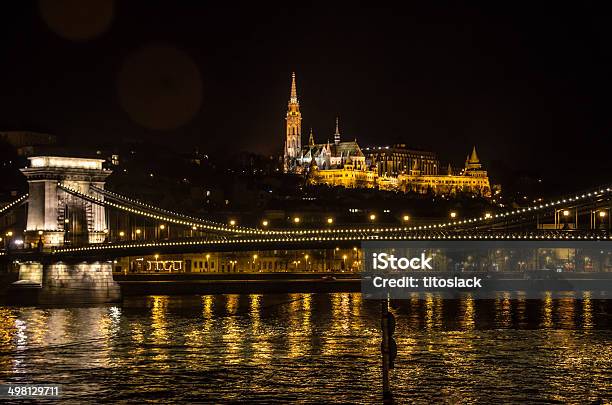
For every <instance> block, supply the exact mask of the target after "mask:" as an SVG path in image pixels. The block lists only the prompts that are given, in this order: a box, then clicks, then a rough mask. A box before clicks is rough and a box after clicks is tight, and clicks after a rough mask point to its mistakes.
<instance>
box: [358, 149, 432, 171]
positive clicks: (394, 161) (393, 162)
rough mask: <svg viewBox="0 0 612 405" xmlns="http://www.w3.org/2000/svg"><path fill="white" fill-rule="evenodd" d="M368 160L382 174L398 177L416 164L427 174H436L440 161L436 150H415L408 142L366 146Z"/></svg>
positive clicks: (365, 151)
mask: <svg viewBox="0 0 612 405" xmlns="http://www.w3.org/2000/svg"><path fill="white" fill-rule="evenodd" d="M364 154H365V156H366V160H368V161H369V162H370V163H371V164H372V165H375V166H376V169H377V170H378V174H379V175H380V176H387V177H396V176H398V175H399V174H401V173H407V172H409V171H410V170H413V168H414V167H415V166H417V167H418V168H419V172H420V173H421V174H425V175H436V174H438V171H439V166H440V162H439V161H438V157H437V156H436V154H435V152H430V151H424V150H414V149H409V148H407V147H406V144H395V145H393V146H391V147H389V146H374V147H366V148H364Z"/></svg>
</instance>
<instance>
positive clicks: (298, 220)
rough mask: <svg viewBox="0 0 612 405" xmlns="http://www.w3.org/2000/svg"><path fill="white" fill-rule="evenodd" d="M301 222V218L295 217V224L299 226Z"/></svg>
mask: <svg viewBox="0 0 612 405" xmlns="http://www.w3.org/2000/svg"><path fill="white" fill-rule="evenodd" d="M300 221H301V218H300V217H294V218H293V223H295V224H299V223H300Z"/></svg>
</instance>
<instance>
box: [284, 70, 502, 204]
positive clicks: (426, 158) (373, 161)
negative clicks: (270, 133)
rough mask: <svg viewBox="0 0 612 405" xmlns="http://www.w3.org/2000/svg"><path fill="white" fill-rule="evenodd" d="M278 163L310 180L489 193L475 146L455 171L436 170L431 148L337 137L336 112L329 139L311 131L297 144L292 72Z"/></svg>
mask: <svg viewBox="0 0 612 405" xmlns="http://www.w3.org/2000/svg"><path fill="white" fill-rule="evenodd" d="M285 121H286V131H285V148H284V157H283V162H284V164H283V166H284V172H285V173H293V174H301V175H304V176H306V178H307V180H308V183H309V184H327V185H330V186H341V187H347V188H353V187H364V188H379V189H383V190H395V191H404V192H417V193H435V194H450V195H452V194H455V193H458V192H466V193H474V194H478V195H482V196H486V197H489V196H491V187H490V185H489V178H488V175H487V171H486V170H484V169H483V168H482V165H481V163H480V160H479V158H478V155H477V154H476V147H474V148H473V150H472V154H471V155H468V157H467V159H466V162H465V167H464V168H463V169H462V170H461V171H460V172H459V173H454V172H453V170H452V168H451V167H450V165H449V167H448V170H447V172H446V174H441V173H440V172H441V171H440V163H439V161H438V158H437V156H436V154H435V153H434V152H429V151H418V150H412V149H409V148H407V147H406V145H405V144H398V145H394V146H393V147H392V148H389V147H372V148H366V153H365V154H364V153H363V151H362V150H361V148H360V147H359V144H358V143H357V140H356V139H355V140H354V141H342V139H341V135H340V126H339V120H338V117H336V130H335V132H334V134H333V142H330V141H329V139H328V140H327V141H326V142H325V143H316V142H315V139H314V133H313V131H312V129H311V130H310V136H309V140H308V144H307V145H304V146H302V114H301V113H300V104H299V101H298V97H297V86H296V81H295V73H293V74H292V75H291V93H290V97H289V103H288V108H287V116H286V118H285Z"/></svg>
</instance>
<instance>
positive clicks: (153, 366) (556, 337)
mask: <svg viewBox="0 0 612 405" xmlns="http://www.w3.org/2000/svg"><path fill="white" fill-rule="evenodd" d="M611 311H612V304H611V301H609V300H608V301H606V300H592V299H590V298H589V296H588V295H585V296H581V297H568V298H563V299H551V298H546V297H544V298H543V299H542V300H526V299H515V298H512V299H511V298H510V297H508V296H500V297H499V299H496V300H473V299H470V298H464V299H461V300H442V299H440V298H438V297H435V296H430V297H427V298H426V299H417V298H415V299H413V300H410V301H405V302H404V303H403V305H402V306H401V307H400V308H398V309H397V310H396V313H397V331H396V337H397V343H398V352H399V353H398V357H397V362H396V368H395V369H394V370H393V371H392V376H391V386H392V387H393V390H394V391H395V395H396V398H397V400H398V403H524V402H539V403H589V402H593V401H602V403H608V402H609V401H611V399H612V319H611V313H612V312H611ZM379 317H380V306H379V304H378V303H377V302H375V301H367V300H363V299H362V297H361V295H360V294H345V293H338V294H286V295H218V296H203V297H199V296H197V297H195V296H194V297H165V296H155V297H141V298H130V299H129V300H126V301H125V302H124V303H123V304H121V305H117V306H101V307H92V308H61V309H49V308H10V307H0V382H2V383H37V384H42V383H47V384H50V383H58V384H61V385H62V389H63V396H62V403H75V404H76V403H79V404H81V403H91V402H102V403H105V402H110V401H113V402H124V403H127V402H130V403H147V402H162V403H226V402H244V403H258V402H259V403H287V402H299V403H312V404H315V403H317V404H318V403H330V402H334V403H378V402H380V398H381V377H380V330H379V327H380V320H379Z"/></svg>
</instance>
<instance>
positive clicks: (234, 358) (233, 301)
mask: <svg viewBox="0 0 612 405" xmlns="http://www.w3.org/2000/svg"><path fill="white" fill-rule="evenodd" d="M224 297H225V317H224V318H222V320H221V325H222V328H223V331H224V334H223V336H222V337H221V339H222V341H223V344H224V346H225V353H224V355H223V358H224V359H225V361H226V362H227V363H228V364H236V363H239V362H240V352H241V344H242V343H243V336H242V329H241V327H240V324H239V322H238V319H237V316H236V315H237V312H238V304H239V297H240V296H239V295H236V294H231V295H225V296H224Z"/></svg>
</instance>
